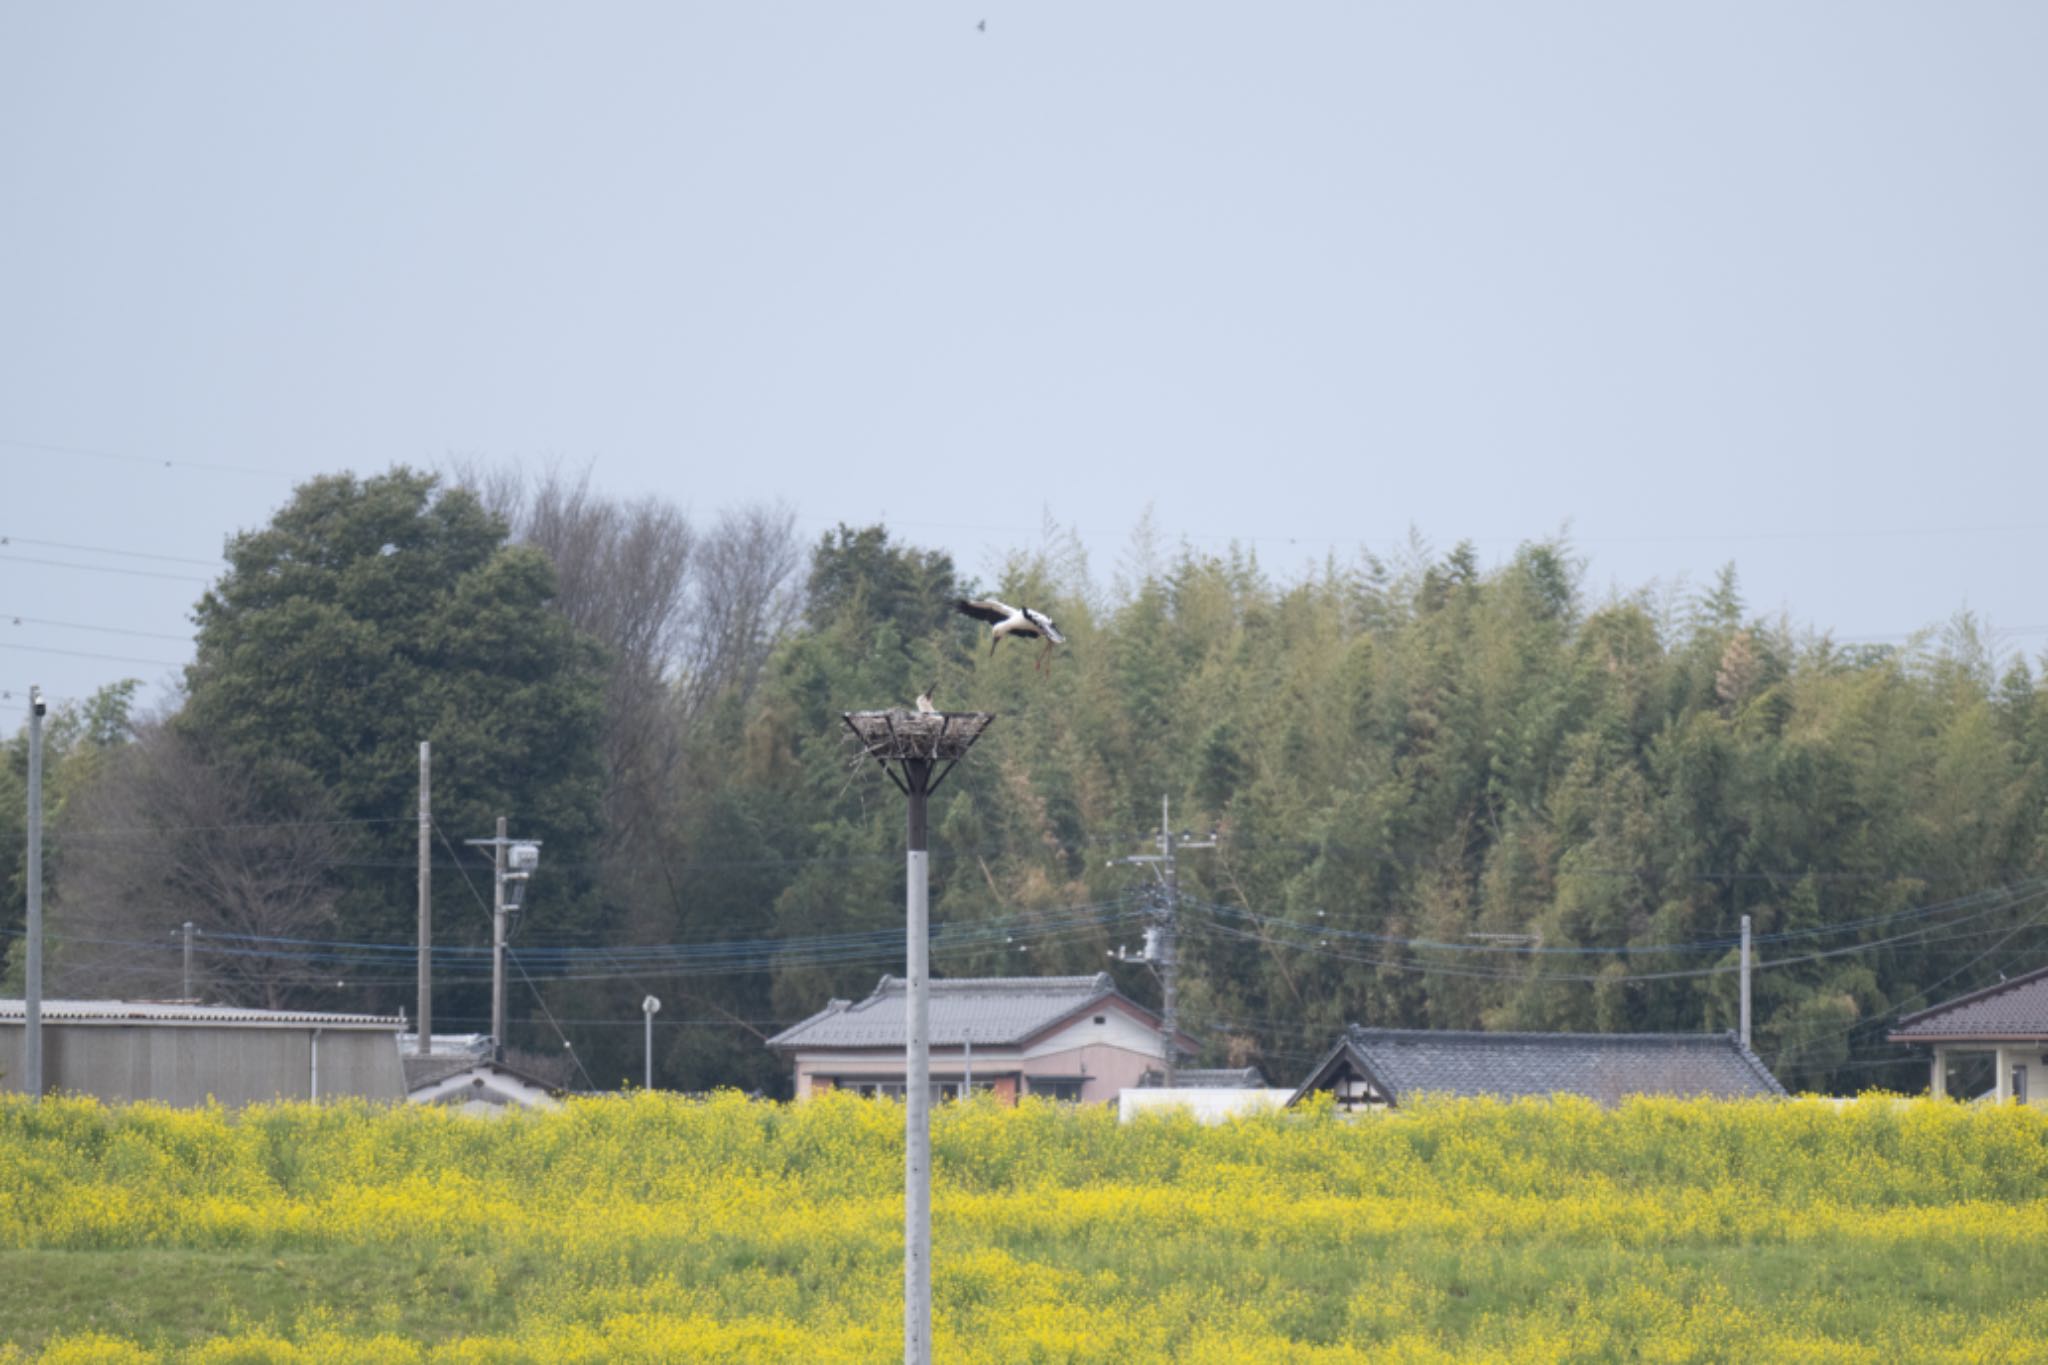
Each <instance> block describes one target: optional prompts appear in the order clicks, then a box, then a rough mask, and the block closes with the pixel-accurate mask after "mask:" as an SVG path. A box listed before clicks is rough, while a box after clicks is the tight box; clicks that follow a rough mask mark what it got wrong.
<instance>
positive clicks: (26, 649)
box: [0, 640, 185, 668]
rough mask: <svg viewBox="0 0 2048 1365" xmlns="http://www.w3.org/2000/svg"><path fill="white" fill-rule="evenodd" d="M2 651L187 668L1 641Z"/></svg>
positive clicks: (164, 661) (160, 661) (163, 661)
mask: <svg viewBox="0 0 2048 1365" xmlns="http://www.w3.org/2000/svg"><path fill="white" fill-rule="evenodd" d="M0 649H9V650H13V651H15V652H17V653H21V654H61V655H63V656H64V657H65V658H68V659H99V660H101V661H103V662H105V663H115V664H153V665H155V666H156V667H158V668H183V667H184V666H185V665H184V664H183V663H182V662H173V661H172V660H170V659H138V658H135V657H134V656H132V655H128V654H95V653H93V652H92V651H90V650H84V649H58V648H56V647H54V646H52V645H17V644H14V643H13V642H11V641H7V640H0Z"/></svg>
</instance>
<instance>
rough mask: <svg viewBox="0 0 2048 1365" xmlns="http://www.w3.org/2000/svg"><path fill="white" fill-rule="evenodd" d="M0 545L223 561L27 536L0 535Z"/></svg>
mask: <svg viewBox="0 0 2048 1365" xmlns="http://www.w3.org/2000/svg"><path fill="white" fill-rule="evenodd" d="M0 545H34V546H38V547H40V548H42V549H45V550H78V551H81V552H83V553H85V554H91V555H121V556H123V557H125V558H128V559H154V560H159V561H161V562H163V563H165V564H196V565H198V566H199V567H200V568H202V569H210V568H213V567H214V566H215V565H217V564H221V563H224V562H225V561H224V560H222V559H219V558H214V559H192V558H189V557H188V556H185V555H158V554H150V553H148V552H146V551H143V550H122V549H116V548H115V547H114V546H111V545H77V544H73V543H72V542H70V541H67V540H31V539H29V538H28V537H27V536H13V535H0Z"/></svg>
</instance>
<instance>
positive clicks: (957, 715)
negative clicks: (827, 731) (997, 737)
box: [844, 710, 996, 767]
mask: <svg viewBox="0 0 2048 1365" xmlns="http://www.w3.org/2000/svg"><path fill="white" fill-rule="evenodd" d="M844 715H845V717H846V728H847V729H849V730H851V731H853V734H854V738H855V739H858V740H859V741H860V747H861V749H862V751H863V752H864V753H866V754H867V755H868V757H870V758H872V759H874V760H875V761H876V762H878V763H880V764H882V765H884V766H885V767H886V766H887V765H888V764H890V763H899V762H902V761H903V760H905V759H915V760H922V761H924V762H927V763H932V762H937V763H949V762H958V761H959V760H960V759H962V758H964V757H966V754H967V751H968V750H969V749H971V748H973V747H974V742H975V741H976V740H978V739H980V738H981V736H982V732H983V731H985V730H987V729H988V727H989V726H991V725H993V724H994V723H995V719H996V718H995V715H994V714H993V713H992V712H988V711H936V712H931V711H902V710H897V711H848V712H845V713H844Z"/></svg>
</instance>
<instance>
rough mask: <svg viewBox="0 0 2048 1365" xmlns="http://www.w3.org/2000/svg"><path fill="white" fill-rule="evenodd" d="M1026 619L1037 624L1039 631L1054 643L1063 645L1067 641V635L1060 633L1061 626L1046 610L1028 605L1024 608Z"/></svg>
mask: <svg viewBox="0 0 2048 1365" xmlns="http://www.w3.org/2000/svg"><path fill="white" fill-rule="evenodd" d="M1024 619H1025V620H1027V621H1029V622H1030V623H1031V624H1032V625H1034V626H1037V627H1038V629H1039V633H1040V634H1042V635H1044V636H1045V638H1046V639H1048V640H1050V641H1052V642H1053V643H1054V644H1056V645H1063V644H1065V643H1066V642H1067V637H1066V636H1064V635H1062V634H1060V628H1059V627H1058V626H1056V625H1054V624H1053V623H1052V618H1051V617H1050V616H1047V615H1046V614H1045V613H1044V612H1042V611H1034V610H1032V609H1031V608H1030V607H1026V608H1024Z"/></svg>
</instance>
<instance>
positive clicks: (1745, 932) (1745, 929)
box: [1742, 915, 1749, 1047]
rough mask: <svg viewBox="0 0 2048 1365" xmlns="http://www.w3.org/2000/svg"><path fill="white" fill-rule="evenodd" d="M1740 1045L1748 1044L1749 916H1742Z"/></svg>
mask: <svg viewBox="0 0 2048 1365" xmlns="http://www.w3.org/2000/svg"><path fill="white" fill-rule="evenodd" d="M1742 1045H1743V1046H1744V1047H1748V1046H1749V916H1748V915H1744V916H1743V917H1742Z"/></svg>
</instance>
